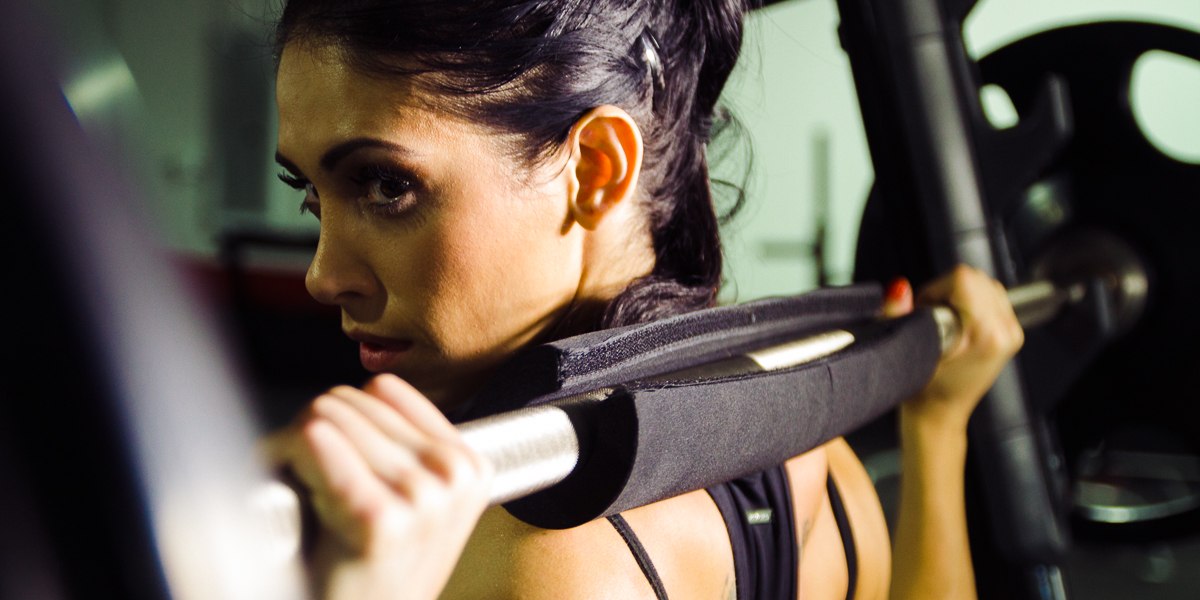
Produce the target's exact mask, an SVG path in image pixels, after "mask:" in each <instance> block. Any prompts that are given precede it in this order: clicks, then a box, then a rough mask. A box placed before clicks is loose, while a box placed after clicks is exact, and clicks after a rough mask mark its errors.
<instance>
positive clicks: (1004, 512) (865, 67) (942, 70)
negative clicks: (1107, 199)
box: [838, 0, 1069, 600]
mask: <svg viewBox="0 0 1200 600" xmlns="http://www.w3.org/2000/svg"><path fill="white" fill-rule="evenodd" d="M974 3H975V2H974V0H944V1H943V0H838V10H839V12H840V15H841V26H840V27H839V35H840V37H841V42H842V46H843V48H844V49H845V50H846V52H847V54H848V55H849V58H850V64H851V67H852V69H853V72H854V80H855V86H856V88H857V91H858V97H859V102H860V105H861V107H862V114H863V121H864V126H865V129H866V133H867V139H868V144H869V146H870V150H871V157H872V162H873V163H874V166H875V172H876V191H877V193H879V194H881V195H882V196H883V198H885V199H886V200H887V203H888V205H889V206H890V210H891V211H892V213H891V215H889V218H892V216H894V217H895V218H897V219H903V220H905V222H906V224H910V225H911V226H910V227H907V230H908V231H909V233H908V235H910V236H911V237H910V239H909V240H908V241H909V242H912V244H911V245H912V246H914V247H917V248H918V250H916V253H917V254H923V256H921V257H920V259H921V260H919V261H917V262H920V263H923V264H924V265H925V270H924V271H922V272H916V273H908V275H909V276H910V277H913V278H914V279H916V280H922V279H926V278H928V277H930V276H932V275H933V274H935V273H938V272H943V271H946V270H948V269H949V268H951V267H952V266H954V265H956V264H959V263H965V264H967V265H971V266H973V267H976V268H978V269H980V270H982V271H984V272H986V273H988V274H990V275H992V276H993V277H996V278H998V279H1000V280H1001V281H1002V282H1004V283H1005V284H1006V285H1013V284H1015V283H1016V282H1015V281H1012V280H1011V279H1012V277H1013V276H1012V273H1013V272H1014V270H1013V269H1012V268H1010V260H1011V259H1010V257H1009V256H1008V255H1007V252H1006V250H1005V247H1004V244H1003V240H1002V239H1000V238H999V237H998V236H997V235H995V234H994V230H993V226H992V221H991V220H990V219H989V214H988V213H989V210H988V205H989V203H988V202H987V186H985V185H984V181H983V173H982V172H981V165H980V160H979V139H978V138H979V137H980V135H982V132H983V130H984V128H985V127H988V125H987V123H986V120H985V119H984V117H983V113H982V109H981V107H980V102H979V84H978V81H977V77H976V76H975V72H974V64H973V63H972V61H971V60H970V58H969V57H968V56H967V53H966V49H965V47H964V45H963V42H962V20H963V18H964V17H965V16H966V14H967V13H968V12H969V11H970V9H971V8H972V7H973V5H974ZM899 213H906V214H899ZM910 262H911V261H910ZM1043 419H1044V417H1042V416H1040V415H1036V414H1034V412H1033V411H1032V410H1031V409H1030V407H1029V404H1028V403H1027V401H1026V398H1025V393H1024V388H1023V384H1022V381H1021V374H1020V372H1019V370H1018V368H1017V366H1016V363H1015V362H1014V363H1010V364H1009V365H1007V366H1006V367H1005V369H1004V371H1003V372H1002V373H1001V375H1000V378H999V379H998V380H997V382H996V385H995V386H994V387H993V388H992V390H991V391H989V392H988V394H987V396H986V397H985V398H984V399H983V402H982V403H981V404H980V406H979V409H978V410H977V411H976V413H975V415H974V417H973V418H972V423H971V432H970V434H971V448H972V454H973V463H974V468H975V469H976V470H977V473H978V475H979V477H978V479H979V482H980V491H981V492H982V495H983V498H984V503H983V504H984V507H985V510H986V513H987V519H988V520H989V521H990V522H991V523H992V526H993V527H992V531H991V532H990V533H991V537H992V538H994V540H995V546H996V550H997V551H998V553H999V555H1000V556H1003V557H1004V559H1006V560H1005V562H1006V563H1008V564H1010V565H1012V566H1013V567H1014V568H1016V569H1017V570H1018V571H1019V572H1020V576H1018V577H1016V578H1017V579H1022V580H1023V581H1024V582H1025V584H1024V585H1020V586H1016V587H1019V588H1020V590H1019V592H1018V593H1020V594H1021V595H1022V596H1023V597H1028V598H1045V599H1047V600H1049V599H1052V598H1064V597H1065V592H1064V591H1063V585H1062V580H1061V574H1060V572H1059V569H1058V566H1057V565H1058V564H1059V563H1060V562H1061V561H1062V559H1063V556H1064V554H1065V553H1066V550H1067V548H1068V545H1069V534H1068V532H1067V531H1066V529H1065V527H1064V525H1063V522H1062V519H1060V518H1059V509H1058V502H1057V499H1056V498H1055V497H1054V494H1053V490H1054V489H1055V488H1054V486H1053V485H1052V483H1051V480H1050V478H1051V477H1053V476H1054V474H1053V472H1052V469H1050V468H1048V466H1047V465H1048V458H1049V457H1050V456H1051V455H1052V453H1051V450H1050V449H1048V448H1046V445H1045V443H1044V442H1043V440H1042V438H1041V437H1040V436H1039V432H1040V431H1041V430H1042V428H1043V427H1044V422H1043ZM973 536H974V533H973ZM977 558H978V557H977ZM1012 575H1017V574H1016V573H1012V574H1010V576H1012ZM980 583H981V593H982V592H983V588H984V586H987V585H988V584H987V582H985V581H983V580H981V581H980Z"/></svg>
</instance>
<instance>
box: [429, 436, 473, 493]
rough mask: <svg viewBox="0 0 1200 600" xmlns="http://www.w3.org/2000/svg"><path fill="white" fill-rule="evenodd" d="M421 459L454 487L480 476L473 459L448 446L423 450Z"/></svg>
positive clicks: (431, 446)
mask: <svg viewBox="0 0 1200 600" xmlns="http://www.w3.org/2000/svg"><path fill="white" fill-rule="evenodd" d="M421 458H422V460H423V461H425V463H426V464H428V465H429V466H430V468H432V469H433V470H434V471H435V472H437V473H438V474H439V475H440V476H441V478H442V479H443V480H444V481H445V482H446V483H448V484H450V485H452V486H457V485H462V484H463V483H464V482H467V481H471V480H473V479H475V478H477V477H478V476H479V473H478V469H477V466H476V465H475V462H474V461H473V460H472V459H471V457H470V456H468V455H467V453H466V452H463V451H462V450H460V449H458V448H455V447H452V446H450V445H448V444H431V445H430V446H428V447H426V448H424V449H423V450H422V452H421Z"/></svg>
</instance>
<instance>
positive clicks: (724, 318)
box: [452, 283, 882, 422]
mask: <svg viewBox="0 0 1200 600" xmlns="http://www.w3.org/2000/svg"><path fill="white" fill-rule="evenodd" d="M881 303H882V292H881V289H880V286H879V285H878V284H875V283H863V284H857V285H853V286H846V287H839V288H825V289H820V290H816V291H813V292H809V293H806V294H801V295H798V296H787V297H779V298H767V299H764V300H758V301H755V302H748V303H746V304H739V305H735V306H724V307H720V308H711V309H706V310H701V311H696V312H692V313H687V314H683V315H679V316H675V317H671V318H668V319H663V320H660V321H654V322H651V323H646V324H642V325H632V326H629V327H621V328H616V329H607V330H603V331H596V332H592V333H587V334H584V335H580V336H575V337H571V338H567V339H563V340H558V341H554V342H551V343H548V344H543V345H540V346H535V347H533V348H529V349H526V350H524V351H522V352H519V353H518V354H517V355H516V356H515V357H513V358H512V359H511V360H509V361H508V362H507V363H505V364H504V365H502V366H501V367H500V368H499V369H498V370H497V373H496V375H494V376H493V377H492V378H491V380H489V381H488V383H487V384H486V385H485V386H484V389H483V391H482V392H480V393H479V394H478V395H477V396H476V397H475V398H473V399H472V400H471V401H470V402H469V403H468V404H467V405H466V406H465V407H464V408H463V409H461V410H459V411H458V412H457V414H455V415H453V418H452V420H454V421H457V422H462V421H467V420H472V419H478V418H482V417H486V416H489V415H493V414H497V413H500V412H506V411H510V410H515V409H518V408H523V407H526V406H535V405H538V404H544V403H547V402H552V401H554V400H558V399H561V398H565V397H568V396H573V395H576V394H580V393H584V392H588V391H592V390H598V389H602V388H606V387H612V386H617V385H623V384H626V383H628V382H631V381H635V380H637V379H644V378H647V377H652V376H654V375H660V374H662V373H668V372H672V371H678V370H681V369H685V368H688V367H694V366H697V365H700V364H704V363H707V362H711V361H714V360H719V359H723V358H728V357H731V356H736V355H738V354H741V353H743V352H747V351H749V350H753V349H756V348H762V347H765V346H769V345H772V344H775V343H779V342H782V341H786V340H790V339H796V338H798V337H802V336H804V335H806V334H809V333H816V332H819V331H825V330H828V329H832V328H837V327H844V326H846V325H849V324H852V323H859V322H862V321H864V320H867V319H872V318H874V316H875V315H876V314H877V313H878V312H879V309H880V306H881Z"/></svg>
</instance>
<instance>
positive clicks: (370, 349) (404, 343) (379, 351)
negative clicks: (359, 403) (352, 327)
mask: <svg viewBox="0 0 1200 600" xmlns="http://www.w3.org/2000/svg"><path fill="white" fill-rule="evenodd" d="M346 335H347V336H349V337H350V339H352V340H354V341H356V342H358V359H359V360H360V361H362V366H363V368H365V369H366V370H368V371H371V372H373V373H381V372H384V371H390V370H391V369H393V368H394V367H395V366H396V365H397V363H399V362H400V360H401V359H402V358H403V357H404V354H405V353H407V352H408V351H409V350H410V349H412V346H413V343H412V340H397V339H391V338H385V337H379V336H375V335H370V334H365V333H356V332H355V333H352V332H348V333H347V334H346Z"/></svg>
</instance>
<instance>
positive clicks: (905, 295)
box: [883, 277, 913, 319]
mask: <svg viewBox="0 0 1200 600" xmlns="http://www.w3.org/2000/svg"><path fill="white" fill-rule="evenodd" d="M912 309H913V291H912V284H910V283H909V282H908V280H907V279H905V278H903V277H897V278H895V279H893V280H892V283H890V284H889V285H888V288H887V296H885V297H884V299H883V316H884V317H885V318H888V319H894V318H896V317H901V316H904V315H907V314H908V313H910V312H912Z"/></svg>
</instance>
